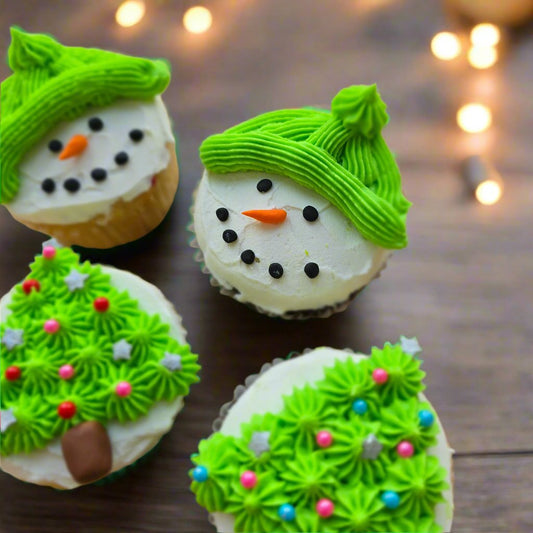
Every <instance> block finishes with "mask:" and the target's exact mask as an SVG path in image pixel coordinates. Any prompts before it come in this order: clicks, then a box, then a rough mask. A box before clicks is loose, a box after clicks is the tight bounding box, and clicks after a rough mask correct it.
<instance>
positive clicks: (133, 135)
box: [130, 129, 144, 143]
mask: <svg viewBox="0 0 533 533" xmlns="http://www.w3.org/2000/svg"><path fill="white" fill-rule="evenodd" d="M143 137H144V133H143V132H142V130H139V129H134V130H131V131H130V139H131V140H132V141H133V142H136V143H138V142H139V141H142V140H143Z"/></svg>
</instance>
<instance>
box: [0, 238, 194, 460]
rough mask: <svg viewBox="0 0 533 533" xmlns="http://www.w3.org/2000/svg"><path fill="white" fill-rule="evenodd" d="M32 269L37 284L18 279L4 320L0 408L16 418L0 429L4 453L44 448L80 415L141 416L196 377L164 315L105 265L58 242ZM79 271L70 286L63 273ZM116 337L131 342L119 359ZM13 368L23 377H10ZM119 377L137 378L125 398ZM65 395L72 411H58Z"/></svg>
mask: <svg viewBox="0 0 533 533" xmlns="http://www.w3.org/2000/svg"><path fill="white" fill-rule="evenodd" d="M30 267H31V273H30V274H29V275H28V276H27V278H26V280H29V279H31V280H36V281H37V282H38V283H39V287H38V289H36V288H33V289H31V290H30V292H29V293H27V290H28V289H27V288H26V291H25V290H24V289H23V284H22V283H20V284H18V285H16V286H15V288H14V289H13V291H12V292H11V295H10V304H9V305H8V309H9V311H10V314H9V315H8V316H7V317H6V316H2V320H1V322H0V340H1V342H2V344H1V345H0V349H1V358H0V409H2V411H3V413H5V412H7V411H9V412H11V413H12V414H13V415H14V417H15V419H16V422H15V423H13V424H12V425H9V427H7V429H5V431H4V432H3V433H2V434H1V435H0V453H1V455H10V454H14V453H20V452H25V453H29V452H31V451H33V450H36V449H40V448H43V447H45V446H47V445H48V444H49V443H50V441H52V440H53V439H54V438H56V437H60V436H61V435H62V434H63V433H64V432H65V431H67V430H68V429H70V428H71V427H73V426H75V425H77V424H79V423H81V422H85V421H90V420H97V421H99V422H101V423H102V424H104V425H106V424H108V423H109V422H111V421H118V422H121V423H122V422H128V421H134V420H137V419H138V418H139V417H141V416H143V415H145V414H147V413H148V411H149V410H150V408H151V407H152V406H153V405H154V404H155V403H156V402H159V401H162V400H166V401H172V400H174V399H175V398H177V397H179V396H186V395H187V394H188V392H189V387H190V385H191V384H192V383H195V382H197V381H198V376H197V374H198V370H199V368H200V367H199V366H198V364H197V356H196V355H195V354H193V353H191V350H190V348H189V346H188V345H187V344H182V343H180V342H179V341H178V340H176V339H175V338H173V337H172V336H171V334H170V326H169V324H168V323H166V322H165V321H163V320H162V319H161V317H160V316H159V315H158V314H148V313H146V312H145V311H143V310H142V309H141V308H140V307H139V303H138V301H137V300H136V298H135V293H134V292H131V294H130V293H128V292H127V291H122V292H120V291H119V290H117V289H116V288H115V287H113V285H112V284H111V281H110V276H109V275H107V274H105V273H104V272H102V269H101V267H99V266H95V265H91V264H90V263H89V262H87V261H86V262H84V263H80V262H79V257H78V255H77V254H75V253H74V252H73V251H72V250H71V249H70V248H61V249H57V253H56V256H55V257H54V258H52V259H47V258H45V257H43V256H37V257H36V259H35V262H34V263H32V264H31V265H30ZM73 273H74V275H76V273H79V274H81V275H82V276H83V277H85V279H84V281H83V286H80V287H78V288H75V289H74V290H71V289H70V288H69V285H68V284H67V282H66V278H68V277H71V276H72V275H73ZM100 297H104V298H106V299H107V301H108V302H109V307H108V309H107V310H106V311H104V312H102V311H98V310H97V309H96V308H95V305H94V301H95V300H96V299H97V298H100ZM49 319H54V320H56V321H57V322H59V325H60V328H59V330H58V331H57V332H56V333H53V334H50V333H47V332H46V331H45V330H44V328H43V327H44V324H45V322H46V321H48V320H49ZM10 331H19V332H20V331H21V332H22V342H21V343H20V344H17V345H15V346H12V344H11V343H10V342H9V332H10ZM117 343H122V345H124V346H127V345H129V346H130V347H131V349H130V353H129V354H126V356H124V357H120V353H119V352H116V348H115V345H116V344H117ZM126 343H127V344H126ZM169 355H170V356H171V357H170V358H173V360H174V361H176V360H178V358H179V368H177V367H173V366H172V365H168V363H166V362H165V359H169ZM115 356H117V357H115ZM63 365H71V366H72V367H73V369H74V375H73V377H71V378H70V379H62V378H61V377H60V374H59V369H60V368H61V367H62V366H63ZM13 368H17V369H18V371H19V374H20V375H19V377H18V379H14V380H13V379H11V380H10V379H8V376H9V372H8V369H13ZM121 382H128V383H129V384H130V385H131V394H129V395H128V396H126V397H123V396H119V395H118V394H117V393H116V386H117V384H119V383H121ZM63 402H72V403H74V404H75V406H76V414H75V416H74V417H73V418H70V419H64V418H62V417H61V416H59V413H58V407H59V405H60V404H62V403H63Z"/></svg>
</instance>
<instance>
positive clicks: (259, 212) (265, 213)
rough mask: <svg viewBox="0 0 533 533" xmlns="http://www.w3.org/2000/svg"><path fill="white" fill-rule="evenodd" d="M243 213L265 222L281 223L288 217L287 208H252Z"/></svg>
mask: <svg viewBox="0 0 533 533" xmlns="http://www.w3.org/2000/svg"><path fill="white" fill-rule="evenodd" d="M242 214H243V215H246V216H247V217H252V218H255V219H256V220H259V222H264V223H265V224H281V223H282V222H283V221H284V220H285V219H286V218H287V211H285V209H251V210H250V211H243V212H242Z"/></svg>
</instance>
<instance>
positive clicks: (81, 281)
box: [65, 268, 89, 292]
mask: <svg viewBox="0 0 533 533" xmlns="http://www.w3.org/2000/svg"><path fill="white" fill-rule="evenodd" d="M88 277H89V274H82V273H81V272H80V271H79V270H76V269H75V268H71V269H70V272H69V274H68V276H67V277H66V278H65V283H66V284H67V287H68V290H69V291H70V292H74V291H75V290H76V289H83V287H84V286H85V280H86V279H87V278H88Z"/></svg>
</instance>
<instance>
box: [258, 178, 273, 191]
mask: <svg viewBox="0 0 533 533" xmlns="http://www.w3.org/2000/svg"><path fill="white" fill-rule="evenodd" d="M270 189H272V182H271V181H270V180H269V179H268V178H264V179H262V180H260V181H259V182H258V183H257V190H258V191H259V192H267V191H269V190H270Z"/></svg>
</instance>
